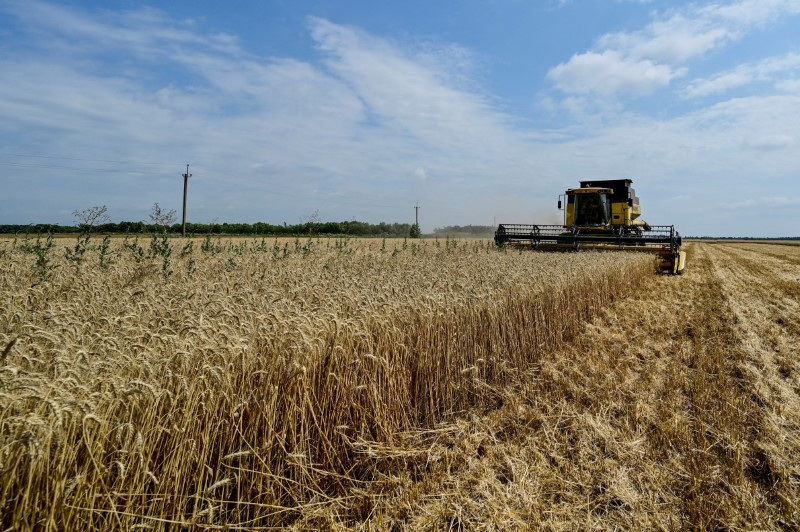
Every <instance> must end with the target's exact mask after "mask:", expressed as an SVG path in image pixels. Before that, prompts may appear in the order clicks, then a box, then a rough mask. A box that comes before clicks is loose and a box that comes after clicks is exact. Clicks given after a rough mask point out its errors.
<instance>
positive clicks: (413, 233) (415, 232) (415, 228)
mask: <svg viewBox="0 0 800 532" xmlns="http://www.w3.org/2000/svg"><path fill="white" fill-rule="evenodd" d="M408 236H410V237H411V238H419V237H420V236H422V231H420V229H419V224H414V225H412V226H411V230H410V231H409V232H408Z"/></svg>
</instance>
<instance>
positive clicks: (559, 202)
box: [558, 200, 561, 210]
mask: <svg viewBox="0 0 800 532" xmlns="http://www.w3.org/2000/svg"><path fill="white" fill-rule="evenodd" d="M558 210H561V200H558Z"/></svg>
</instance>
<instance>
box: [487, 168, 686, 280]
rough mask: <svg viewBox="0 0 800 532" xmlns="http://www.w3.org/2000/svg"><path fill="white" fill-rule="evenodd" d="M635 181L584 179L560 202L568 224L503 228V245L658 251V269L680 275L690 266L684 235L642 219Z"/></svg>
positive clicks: (499, 241)
mask: <svg viewBox="0 0 800 532" xmlns="http://www.w3.org/2000/svg"><path fill="white" fill-rule="evenodd" d="M631 183H633V180H631V179H613V180H597V181H581V182H580V187H579V188H572V189H568V190H567V191H565V192H564V194H562V195H561V196H559V199H558V208H559V209H560V210H563V211H564V225H527V224H500V225H499V226H498V227H497V231H496V232H495V235H494V240H495V243H496V244H497V245H498V246H503V245H509V244H510V245H516V246H526V247H527V246H529V247H531V248H533V249H538V250H543V251H579V250H584V249H602V250H629V251H630V250H633V251H643V252H649V253H653V254H654V255H655V257H656V267H657V269H658V270H659V271H662V272H668V273H674V274H680V273H682V272H683V268H684V266H685V263H686V252H684V251H681V237H680V235H679V234H678V232H677V231H676V230H675V227H674V226H671V225H654V226H651V225H649V224H648V223H647V222H645V221H644V220H642V219H641V218H640V216H641V214H642V209H641V206H640V205H639V198H638V197H637V196H636V193H635V191H634V190H633V188H632V187H631Z"/></svg>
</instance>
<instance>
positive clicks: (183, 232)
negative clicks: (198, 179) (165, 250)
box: [181, 163, 192, 236]
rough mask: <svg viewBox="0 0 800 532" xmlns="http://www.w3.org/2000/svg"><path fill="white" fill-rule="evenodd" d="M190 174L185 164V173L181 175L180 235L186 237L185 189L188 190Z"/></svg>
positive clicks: (187, 164)
mask: <svg viewBox="0 0 800 532" xmlns="http://www.w3.org/2000/svg"><path fill="white" fill-rule="evenodd" d="M190 177H192V174H190V173H189V163H186V173H185V174H183V222H182V227H181V235H183V236H186V189H187V188H189V178H190Z"/></svg>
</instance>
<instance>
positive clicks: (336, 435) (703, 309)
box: [0, 235, 800, 530]
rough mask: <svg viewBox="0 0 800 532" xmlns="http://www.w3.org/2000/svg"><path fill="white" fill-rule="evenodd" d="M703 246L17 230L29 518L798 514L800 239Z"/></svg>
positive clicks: (273, 522)
mask: <svg viewBox="0 0 800 532" xmlns="http://www.w3.org/2000/svg"><path fill="white" fill-rule="evenodd" d="M690 261H691V262H690V263H689V269H687V273H686V274H685V275H684V276H681V277H665V276H658V275H656V274H655V273H654V272H653V259H652V258H651V257H648V256H645V255H642V254H627V253H597V252H589V253H568V254H549V253H532V252H520V251H515V250H498V249H496V248H495V247H494V245H493V244H492V243H491V242H488V241H481V240H449V239H445V240H410V239H409V240H403V239H399V240H391V239H387V240H381V239H364V240H354V239H346V238H339V239H280V240H275V239H257V240H254V239H219V238H210V237H206V238H196V239H185V240H184V239H173V238H166V237H164V236H161V235H154V236H152V237H138V238H133V237H131V238H126V239H124V240H122V239H108V238H103V237H98V236H94V237H92V238H89V239H87V238H85V237H79V238H78V239H77V240H74V241H73V240H59V241H52V240H49V239H47V238H46V237H44V236H40V237H38V238H37V237H35V236H34V237H29V238H7V239H5V240H2V241H0V265H2V272H3V276H2V278H0V303H1V305H0V349H1V350H2V351H1V355H0V356H2V360H1V361H0V407H2V411H1V412H0V424H1V425H0V426H2V431H1V432H0V446H2V451H0V508H2V525H3V528H4V529H6V528H13V529H19V530H31V529H37V530H38V529H41V530H78V529H80V530H95V529H96V530H107V529H124V530H136V529H144V530H170V529H173V528H176V527H188V528H194V529H217V528H219V529H226V530H237V529H245V530H252V529H268V528H273V527H286V526H289V527H294V528H297V529H309V528H355V529H358V528H370V529H397V528H400V529H430V530H440V529H474V528H478V529H514V528H516V529H526V528H530V527H532V526H541V527H543V528H552V529H564V528H570V529H572V528H576V527H578V528H613V527H623V528H663V529H672V528H677V527H689V526H695V527H698V528H751V527H755V528H781V527H784V528H792V527H794V526H797V524H798V508H797V502H796V501H797V498H798V497H797V496H798V484H799V483H800V471H798V463H799V461H798V456H800V455H798V452H799V451H800V442H799V441H798V412H800V404H798V382H799V381H798V378H799V375H800V374H799V373H798V366H797V361H796V358H795V356H794V353H795V352H796V351H797V342H798V326H799V325H800V324H799V323H798V316H799V315H800V312H798V310H800V309H798V308H797V307H798V298H797V296H798V292H800V290H798V283H800V276H798V264H800V248H796V247H789V246H773V245H770V244H738V243H737V244H716V245H712V244H699V243H698V244H691V245H690ZM756 281H758V282H756Z"/></svg>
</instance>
